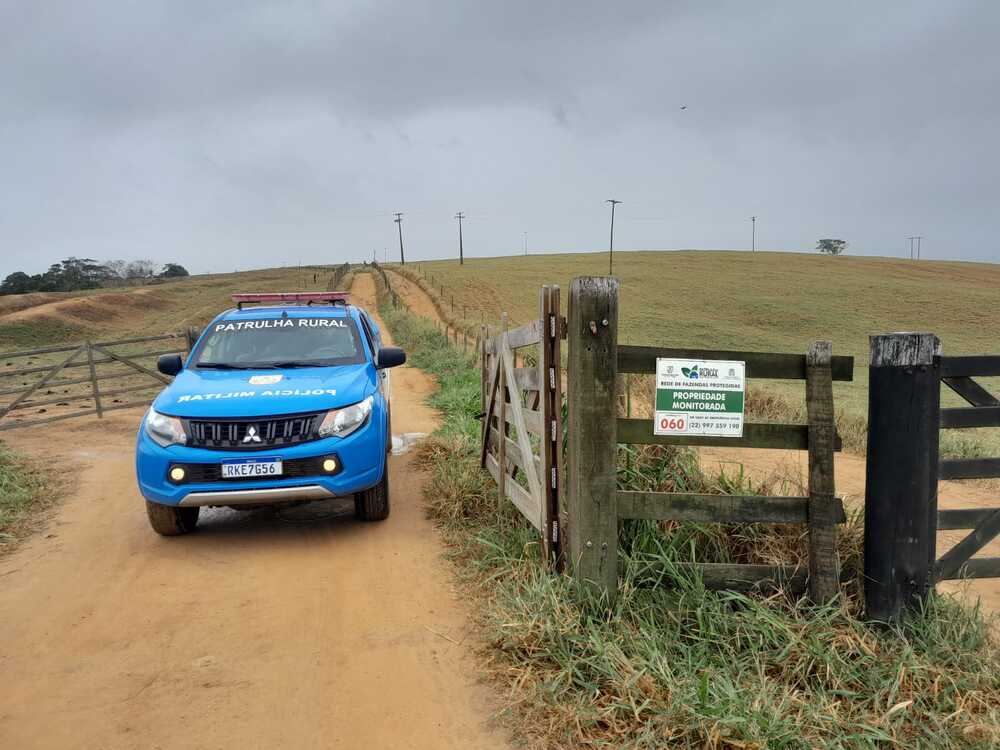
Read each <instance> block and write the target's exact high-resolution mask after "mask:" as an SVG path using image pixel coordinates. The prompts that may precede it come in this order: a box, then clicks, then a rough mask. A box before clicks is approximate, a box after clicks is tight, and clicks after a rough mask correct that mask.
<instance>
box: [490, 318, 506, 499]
mask: <svg viewBox="0 0 1000 750" xmlns="http://www.w3.org/2000/svg"><path fill="white" fill-rule="evenodd" d="M497 346H498V351H497V352H496V361H497V366H498V367H499V370H498V372H499V375H500V383H499V385H498V386H497V398H498V399H500V408H499V409H498V410H497V414H498V415H499V416H498V417H497V466H498V467H499V471H498V472H497V490H498V491H499V493H500V504H499V505H498V506H497V507H498V508H502V507H503V504H504V502H505V501H506V500H507V441H506V440H505V438H506V437H507V368H505V367H504V366H503V357H504V349H506V348H507V313H501V315H500V333H499V334H498V335H497ZM487 429H489V427H488V426H487ZM488 436H489V433H487V437H488Z"/></svg>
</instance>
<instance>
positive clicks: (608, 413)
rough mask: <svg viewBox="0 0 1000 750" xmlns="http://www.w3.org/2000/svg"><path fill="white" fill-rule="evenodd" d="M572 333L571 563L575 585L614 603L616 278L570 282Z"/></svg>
mask: <svg viewBox="0 0 1000 750" xmlns="http://www.w3.org/2000/svg"><path fill="white" fill-rule="evenodd" d="M567 333H568V338H569V342H568V343H569V357H568V373H567V376H568V387H567V403H568V409H569V414H568V419H569V423H568V438H569V443H568V447H567V474H568V477H567V490H568V497H567V509H568V511H569V564H570V566H571V569H572V571H573V575H574V576H575V577H576V578H577V580H579V581H584V582H586V583H588V584H589V585H591V586H593V587H595V589H596V590H597V591H599V592H601V593H606V594H607V595H608V598H609V600H613V599H614V598H615V595H616V594H617V592H618V507H617V502H616V497H615V491H616V476H615V460H616V456H617V448H618V423H617V418H618V414H617V412H616V409H615V380H616V377H617V374H618V280H617V279H613V278H608V277H581V278H576V279H573V283H572V285H571V286H570V292H569V321H568V325H567Z"/></svg>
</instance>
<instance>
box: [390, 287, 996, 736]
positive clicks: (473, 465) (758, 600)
mask: <svg viewBox="0 0 1000 750" xmlns="http://www.w3.org/2000/svg"><path fill="white" fill-rule="evenodd" d="M382 316H383V319H384V320H385V321H386V323H387V325H388V326H389V328H390V329H391V330H392V332H393V336H394V338H395V340H396V341H397V342H399V343H400V344H401V345H402V346H405V347H406V348H407V349H408V351H409V352H410V354H411V362H412V363H413V364H415V365H416V366H418V367H421V368H422V369H425V370H426V371H428V372H430V373H432V374H434V376H435V378H436V379H437V381H438V385H439V390H438V391H436V392H435V394H434V395H433V396H432V398H431V403H432V404H433V405H434V406H435V407H437V408H438V409H440V410H441V412H442V415H443V424H442V426H441V428H440V429H439V430H438V431H437V433H436V434H435V436H434V437H433V438H432V439H431V440H430V441H428V442H427V443H426V444H425V445H424V446H423V447H422V449H421V451H420V454H419V459H420V460H421V461H422V462H423V464H424V465H425V466H426V467H427V468H428V469H429V470H430V479H429V482H428V485H427V488H426V492H425V497H426V501H427V507H428V511H429V512H430V514H431V516H432V517H433V518H434V519H435V520H436V521H437V522H438V524H439V525H440V527H441V529H442V530H443V532H444V535H445V538H446V540H447V541H448V543H449V545H450V548H451V557H452V559H453V560H454V562H455V563H456V570H457V571H458V575H459V577H460V579H461V581H462V582H463V583H464V584H465V585H464V593H465V595H466V596H467V597H469V599H470V601H471V602H473V609H474V610H475V612H476V617H477V620H478V622H479V625H480V627H481V632H482V633H483V634H484V637H485V649H486V653H487V658H488V674H489V675H490V676H491V677H492V678H493V679H494V680H495V681H496V682H497V683H498V684H499V685H500V687H501V690H502V694H503V695H504V696H505V697H506V701H505V706H504V710H503V716H504V717H505V718H506V719H507V723H508V726H510V728H511V729H512V731H513V732H514V733H515V735H516V737H517V739H518V740H520V741H521V742H523V743H524V745H525V746H526V747H533V748H535V747H537V748H542V747H544V748H567V750H568V749H569V748H611V747H614V748H625V749H629V750H640V749H646V748H659V747H667V746H669V747H678V748H720V749H721V748H758V749H763V748H789V750H791V749H792V748H807V747H813V748H820V747H822V748H831V750H832V749H837V750H848V749H853V748H859V749H860V748H876V747H915V748H984V749H985V748H987V747H995V746H996V744H995V743H996V742H997V741H998V739H1000V737H998V734H997V710H998V709H997V706H998V703H997V695H998V690H1000V682H998V680H1000V678H998V673H997V671H996V664H997V658H998V656H997V651H996V644H995V643H994V642H992V641H991V640H990V637H989V635H988V630H987V628H986V627H985V625H984V623H983V621H982V619H981V618H980V617H979V614H978V612H976V611H972V610H969V609H967V608H965V607H964V606H962V605H960V604H958V603H956V602H953V601H950V600H947V599H941V600H934V601H933V602H932V605H931V607H930V608H929V609H928V611H927V612H926V613H925V614H924V615H922V616H917V617H914V618H912V619H910V620H908V621H907V622H906V623H905V624H903V625H901V626H899V627H893V628H881V627H873V626H871V625H868V624H866V623H865V622H863V621H862V620H860V619H859V618H858V616H857V615H858V610H857V607H858V601H857V598H856V594H854V595H850V594H849V595H847V596H845V597H844V599H843V600H842V601H841V602H840V603H838V604H834V605H831V606H827V607H811V606H808V605H807V604H806V603H805V602H804V601H799V602H795V601H792V600H790V599H788V598H786V597H784V596H780V595H779V596H774V597H771V598H768V599H764V598H762V597H758V596H745V595H741V594H736V593H732V592H711V591H706V590H705V588H704V587H703V586H701V585H700V583H699V582H698V581H697V580H687V579H685V578H684V577H683V576H681V577H674V576H670V575H668V576H667V578H674V585H673V586H672V587H670V588H667V587H664V586H649V585H640V581H639V575H638V574H637V573H635V571H636V570H637V567H638V566H639V563H640V561H642V562H644V563H648V562H650V561H651V559H653V558H655V559H656V560H657V561H658V562H661V563H662V564H663V565H664V566H665V567H666V568H667V569H668V570H670V569H671V568H670V566H671V564H672V563H673V562H677V561H683V560H685V559H687V558H688V557H689V556H691V555H696V557H697V559H700V560H704V559H714V558H715V557H719V556H721V557H725V556H727V555H733V554H738V549H739V547H740V546H741V544H740V543H739V535H738V534H734V533H733V530H732V529H728V530H727V529H726V528H725V527H720V526H717V525H696V524H680V525H677V524H672V525H670V527H669V528H657V527H655V525H653V524H649V523H646V522H642V523H637V524H634V525H632V526H630V527H628V528H623V529H622V532H621V538H622V545H621V546H620V555H621V557H620V560H619V563H620V570H621V571H622V587H621V594H620V596H619V598H618V600H617V602H616V603H615V605H614V606H613V607H612V608H608V607H607V604H606V602H604V601H595V600H594V599H593V598H591V597H588V596H587V595H586V594H585V593H583V592H581V591H580V590H578V589H576V588H575V587H574V586H573V584H572V582H571V580H570V579H569V578H568V577H564V576H552V575H550V574H548V573H547V572H546V571H545V570H544V569H543V568H542V566H541V564H540V562H539V553H538V538H537V534H536V533H535V532H534V530H533V529H531V528H530V527H529V526H528V525H527V523H526V522H525V521H524V520H523V519H522V518H521V517H520V516H519V515H518V514H517V512H516V511H514V510H513V506H512V505H511V504H510V503H507V502H504V503H498V502H497V491H496V488H495V486H494V485H493V484H492V482H491V481H490V480H489V478H488V477H487V476H486V475H485V474H484V472H482V470H481V469H480V468H479V461H478V457H479V455H478V436H479V424H478V422H476V421H475V419H474V418H473V415H474V414H475V412H476V411H477V409H478V406H479V376H478V371H477V370H476V369H475V367H474V366H473V364H472V363H471V362H470V361H469V359H468V358H467V357H465V356H463V355H462V354H461V353H460V352H459V351H458V350H457V349H455V348H453V347H451V346H450V345H449V344H448V342H447V340H446V339H445V337H444V335H443V334H441V333H439V332H438V331H437V330H435V328H434V327H433V326H432V325H430V324H429V323H427V322H426V321H424V320H422V319H418V318H416V317H414V316H413V315H410V314H408V313H407V312H405V311H393V310H391V309H389V308H388V307H387V306H384V307H383V309H382ZM686 453H687V452H685V451H684V450H679V451H672V452H671V456H672V459H671V460H672V461H674V462H678V465H680V464H683V466H684V468H683V469H682V470H683V471H686V472H688V473H689V477H688V478H689V479H691V480H692V481H694V480H696V479H698V477H697V476H696V475H697V474H698V472H699V469H698V467H697V464H696V463H695V462H692V461H684V456H685V454H686ZM634 468H635V467H634V464H633V469H634ZM619 480H620V481H622V482H625V483H626V484H625V486H626V487H629V488H631V485H629V484H628V482H629V481H630V479H629V476H628V474H627V473H626V472H622V471H620V472H619ZM700 481H702V482H704V483H706V484H711V483H713V482H714V480H713V479H712V477H708V476H701V477H700ZM714 491H716V492H718V491H723V492H725V491H726V488H723V487H717V488H716V489H715V490H714ZM729 491H734V492H737V493H738V492H740V487H730V488H729ZM755 529H756V531H754V530H755ZM742 532H743V534H744V535H746V534H753V535H754V539H755V542H756V543H755V545H754V547H755V549H757V550H758V552H759V551H760V550H761V549H764V550H766V549H767V547H768V545H767V544H762V543H761V542H762V541H765V540H772V541H776V540H777V541H778V542H780V546H781V547H782V548H784V549H783V551H784V553H785V554H787V553H788V552H789V551H790V550H789V549H788V548H787V546H788V545H787V541H786V540H784V538H783V537H780V536H775V533H774V530H773V529H769V528H768V527H761V526H756V527H754V526H745V527H742ZM672 572H675V571H672Z"/></svg>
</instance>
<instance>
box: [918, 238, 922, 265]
mask: <svg viewBox="0 0 1000 750" xmlns="http://www.w3.org/2000/svg"><path fill="white" fill-rule="evenodd" d="M922 239H923V237H922V236H921V235H917V260H920V240H922Z"/></svg>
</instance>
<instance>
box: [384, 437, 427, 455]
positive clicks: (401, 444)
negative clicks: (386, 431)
mask: <svg viewBox="0 0 1000 750" xmlns="http://www.w3.org/2000/svg"><path fill="white" fill-rule="evenodd" d="M425 437H427V433H426V432H404V433H403V434H402V435H393V436H392V455H394V456H402V455H403V454H404V453H406V452H407V451H408V450H410V448H412V447H413V446H414V445H416V444H417V442H418V441H419V440H421V439H422V438H425Z"/></svg>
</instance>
